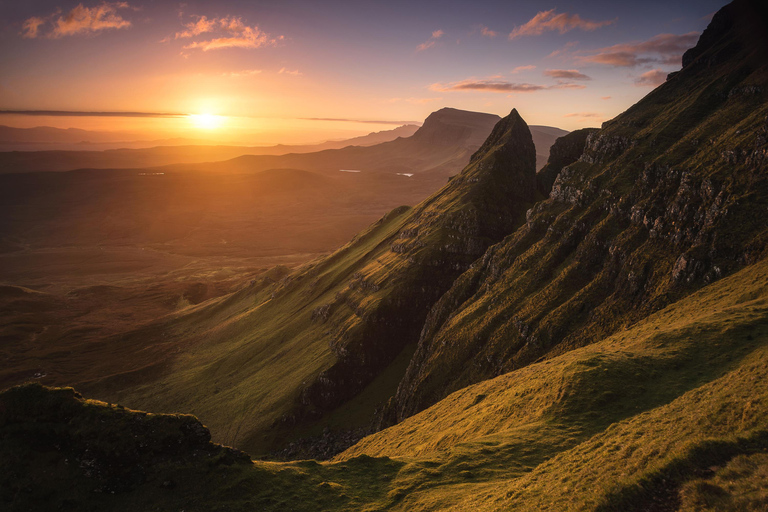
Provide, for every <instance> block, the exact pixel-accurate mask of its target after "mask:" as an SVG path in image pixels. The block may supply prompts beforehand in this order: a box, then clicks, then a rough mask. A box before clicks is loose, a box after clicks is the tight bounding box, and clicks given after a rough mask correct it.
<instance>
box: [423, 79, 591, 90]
mask: <svg viewBox="0 0 768 512" xmlns="http://www.w3.org/2000/svg"><path fill="white" fill-rule="evenodd" d="M584 87H585V86H583V85H581V84H572V83H558V84H555V85H539V84H529V83H525V82H523V83H519V82H509V81H507V80H503V79H502V78H500V77H492V78H486V79H476V78H469V79H467V80H461V81H459V82H451V83H447V84H441V83H435V84H432V85H430V86H429V88H430V89H431V90H433V91H438V92H462V91H463V92H466V91H480V92H498V93H516V92H536V91H545V90H547V89H584Z"/></svg>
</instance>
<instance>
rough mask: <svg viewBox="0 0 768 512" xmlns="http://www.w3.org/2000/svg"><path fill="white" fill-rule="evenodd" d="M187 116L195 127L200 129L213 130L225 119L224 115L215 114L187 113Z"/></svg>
mask: <svg viewBox="0 0 768 512" xmlns="http://www.w3.org/2000/svg"><path fill="white" fill-rule="evenodd" d="M187 117H188V118H189V121H190V122H191V123H192V124H193V125H194V126H195V127H196V128H200V129H202V130H215V129H217V128H220V127H221V125H222V124H223V123H224V119H225V118H224V116H218V115H215V114H189V115H188V116H187Z"/></svg>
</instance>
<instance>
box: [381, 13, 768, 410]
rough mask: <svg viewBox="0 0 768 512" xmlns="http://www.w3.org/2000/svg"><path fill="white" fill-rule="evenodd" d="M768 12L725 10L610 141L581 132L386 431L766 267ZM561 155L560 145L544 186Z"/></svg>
mask: <svg viewBox="0 0 768 512" xmlns="http://www.w3.org/2000/svg"><path fill="white" fill-rule="evenodd" d="M765 11H766V8H765V6H763V5H758V4H757V2H750V1H737V2H734V3H733V4H731V5H730V6H728V7H726V8H724V9H723V10H721V11H720V12H718V13H717V14H716V15H715V17H714V19H713V20H712V25H711V26H710V28H708V29H707V31H705V32H704V34H703V35H702V37H701V40H700V42H699V44H698V45H697V46H696V48H695V49H694V50H692V51H691V52H689V53H687V54H686V59H685V63H686V66H685V67H684V68H683V69H682V70H681V71H680V72H679V73H677V74H675V75H674V76H672V77H671V78H670V79H669V80H668V81H667V82H666V83H664V84H662V85H661V86H659V87H658V88H657V89H656V90H654V91H653V92H652V93H650V94H649V95H648V96H647V97H645V98H644V99H643V100H641V101H640V102H639V103H637V104H636V105H635V106H633V107H632V108H630V109H629V110H628V111H627V112H625V113H624V114H622V115H620V116H618V117H617V118H616V119H614V120H612V121H610V122H609V123H606V124H605V125H604V127H603V128H602V129H601V130H599V131H598V132H594V133H577V134H573V138H574V139H577V141H576V142H579V144H574V148H573V149H574V152H576V149H577V148H576V147H575V146H577V145H581V144H583V145H584V151H583V153H582V154H581V156H580V157H578V161H574V162H573V163H570V164H567V165H566V166H565V167H561V170H559V172H558V173H557V174H556V178H555V179H554V181H553V183H552V188H551V192H550V193H549V199H547V200H546V201H542V202H540V203H537V204H536V205H535V206H534V207H533V208H532V209H531V210H530V211H528V213H527V218H526V223H525V225H524V226H522V227H521V228H519V229H518V230H517V231H516V232H515V233H514V234H512V235H511V236H509V237H507V238H505V239H504V241H503V242H501V243H500V244H497V245H495V246H493V247H491V248H490V249H489V250H488V251H487V252H486V253H485V254H484V255H483V256H482V257H481V258H480V259H478V261H477V262H476V263H475V264H473V265H472V267H471V268H470V269H469V270H468V271H467V272H466V273H464V274H463V275H462V276H461V277H459V278H458V279H457V280H456V282H455V283H454V285H453V286H452V287H451V289H450V290H449V291H448V292H447V293H446V294H445V295H444V296H443V297H441V298H440V300H439V301H438V302H437V303H436V305H435V306H434V307H433V308H432V310H431V311H430V314H429V316H428V317H427V320H426V322H425V325H424V328H423V330H422V334H421V337H420V340H419V344H418V348H417V351H416V353H415V355H414V357H413V359H412V360H411V363H410V365H409V367H408V370H407V372H406V375H405V377H404V378H403V380H402V381H401V383H400V386H399V388H398V391H397V394H396V396H395V398H394V399H393V400H391V401H390V404H389V406H388V407H387V410H386V414H385V417H384V419H383V425H386V424H390V423H392V422H396V421H400V420H402V419H403V418H405V417H407V416H410V415H412V414H414V413H416V412H418V411H420V410H422V409H424V408H425V407H427V406H429V405H431V404H433V403H435V402H436V401H438V400H440V399H441V398H443V397H445V396H446V395H447V394H449V393H450V392H452V391H454V390H457V389H460V388H462V387H464V386H466V385H468V384H471V383H474V382H478V381H481V380H484V379H487V378H490V377H493V376H495V375H498V374H501V373H505V372H508V371H510V370H513V369H515V368H519V367H520V366H524V365H527V364H529V363H531V362H533V361H535V360H538V359H540V358H542V357H548V356H550V355H555V354H558V353H562V352H563V351H566V350H569V349H572V348H575V347H579V346H583V345H585V344H588V343H591V342H593V341H596V340H598V339H601V338H603V337H605V336H606V335H609V334H611V333H614V332H616V331H617V330H619V329H621V328H623V327H625V326H627V325H629V324H632V323H633V322H635V321H637V320H638V319H640V318H643V317H645V316H647V315H648V314H650V313H651V312H653V311H656V310H658V309H659V308H661V307H663V306H665V305H667V304H669V303H670V302H673V301H675V300H677V299H679V298H681V297H683V296H685V295H687V294H690V293H691V292H692V291H694V290H696V289H697V288H699V287H701V286H703V285H705V284H707V283H710V282H712V281H713V280H716V279H719V278H720V277H721V276H723V275H726V274H728V273H731V272H733V271H734V270H735V269H738V268H739V267H741V266H743V265H746V264H749V263H752V262H754V261H757V260H758V259H760V258H762V257H764V255H765V254H766V243H767V241H768V224H766V222H765V219H768V160H766V154H768V153H767V152H768V95H767V94H766V91H768V88H766V86H767V85H768V83H767V82H768V65H767V63H768V59H767V58H766V56H765V54H766V48H768V46H761V45H757V46H756V42H758V41H759V40H760V39H761V38H762V37H763V36H765V34H768V21H767V19H766V15H765ZM744 27H748V29H744ZM750 34H752V35H753V36H752V37H751V38H750V37H748V36H749V35H750ZM755 34H757V35H755ZM569 137H570V135H569ZM561 140H563V139H561ZM582 141H583V142H582ZM561 156H562V155H561V154H560V152H559V150H558V151H555V148H553V153H552V159H551V160H550V163H551V164H552V169H551V173H550V171H547V173H546V175H544V176H542V177H541V179H540V180H539V186H540V187H541V188H540V190H541V191H546V189H547V184H548V183H549V181H550V180H552V175H553V174H555V172H554V171H555V170H556V169H557V167H560V164H561V163H562V161H563V160H561ZM567 157H568V158H565V159H564V160H565V161H566V162H567V161H569V160H572V157H573V153H570V154H568V155H567Z"/></svg>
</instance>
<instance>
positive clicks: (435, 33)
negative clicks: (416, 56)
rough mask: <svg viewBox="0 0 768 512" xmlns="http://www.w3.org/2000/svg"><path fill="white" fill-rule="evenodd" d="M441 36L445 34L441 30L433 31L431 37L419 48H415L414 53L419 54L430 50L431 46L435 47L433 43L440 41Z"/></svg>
mask: <svg viewBox="0 0 768 512" xmlns="http://www.w3.org/2000/svg"><path fill="white" fill-rule="evenodd" d="M443 34H445V32H443V31H442V30H435V31H433V32H432V37H430V38H429V39H427V40H426V41H425V42H423V43H421V44H420V45H419V46H417V47H416V51H417V52H421V51H424V50H427V49H429V48H432V47H433V46H435V43H436V42H437V40H438V39H440V38H441V37H443Z"/></svg>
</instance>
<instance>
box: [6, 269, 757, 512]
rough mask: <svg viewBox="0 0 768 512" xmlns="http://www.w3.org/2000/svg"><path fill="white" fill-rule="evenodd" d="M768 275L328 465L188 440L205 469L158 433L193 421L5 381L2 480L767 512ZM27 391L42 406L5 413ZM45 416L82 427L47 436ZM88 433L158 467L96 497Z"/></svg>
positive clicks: (301, 497)
mask: <svg viewBox="0 0 768 512" xmlns="http://www.w3.org/2000/svg"><path fill="white" fill-rule="evenodd" d="M766 283H768V262H766V261H763V262H760V263H758V264H756V265H752V266H749V267H746V268H745V269H743V270H741V271H740V272H738V273H736V274H734V275H732V276H730V277H727V278H725V279H723V280H721V281H718V282H716V283H713V284H711V285H709V286H706V287H704V288H702V289H701V290H699V291H698V292H695V293H693V294H691V295H690V296H689V297H687V298H685V299H683V300H681V301H679V302H677V303H675V304H672V305H670V306H668V307H667V308H665V309H664V310H662V311H659V312H657V313H655V314H654V315H651V316H650V317H648V318H647V319H645V320H644V321H642V322H639V323H638V324H637V325H635V326H633V327H632V328H630V329H626V330H623V331H621V332H619V333H616V334H614V335H613V336H611V337H608V338H606V339H604V340H602V341H600V342H598V343H595V344H593V345H590V346H587V347H583V348H579V349H575V350H572V351H570V352H568V353H565V354H562V355H560V356H557V357H554V358H552V359H550V360H547V361H542V362H539V363H535V364H533V365H530V366H528V367H526V368H522V369H520V370H516V371H513V372H510V373H508V374H505V375H501V376H499V377H497V378H495V379H491V380H488V381H485V382H482V383H479V384H476V385H473V386H470V387H468V388H465V389H462V390H460V391H457V392H455V393H453V394H451V395H449V396H448V397H447V398H445V399H444V400H442V401H440V402H439V403H437V404H436V405H435V406H433V407H431V408H429V409H427V410H425V411H423V412H422V413H419V414H417V415H415V416H413V417H411V418H409V419H407V420H405V421H404V422H402V423H400V424H398V425H396V426H394V427H390V428H388V429H386V430H384V431H381V432H379V433H377V434H374V435H372V436H369V437H367V438H365V439H364V440H363V441H361V442H360V443H358V444H357V445H356V446H354V447H352V448H351V449H349V450H347V451H346V452H344V453H342V454H341V455H339V456H337V457H336V458H335V459H334V460H333V461H331V462H322V463H318V462H315V461H297V462H288V463H278V462H258V461H257V462H254V463H253V464H246V463H243V462H242V461H241V459H238V458H237V456H236V454H234V455H231V456H229V455H226V453H229V452H227V451H226V450H224V449H223V448H219V447H216V446H215V445H208V444H206V443H202V445H201V444H200V442H199V441H198V442H197V443H198V444H194V443H193V444H192V445H190V446H192V447H193V448H192V450H191V452H192V453H194V452H195V450H198V452H197V453H203V452H205V453H213V454H214V455H213V456H212V457H213V458H214V460H216V458H217V457H218V459H221V457H224V459H225V460H229V459H227V457H230V458H231V457H234V458H233V459H231V460H232V461H233V462H232V463H231V464H213V465H211V464H209V463H207V462H205V461H207V460H208V459H209V458H210V457H208V456H205V457H202V458H201V456H200V455H197V456H190V455H189V453H190V451H189V450H183V449H182V450H176V451H171V452H170V453H169V452H166V451H165V450H166V449H167V447H169V446H176V445H177V444H178V443H175V442H172V443H170V444H169V443H167V442H165V441H163V440H164V439H174V437H173V436H172V435H171V433H172V432H177V430H175V429H178V427H177V425H178V424H179V423H182V424H186V423H187V422H189V424H192V422H193V419H191V418H190V417H187V416H171V417H166V416H162V415H161V416H157V417H153V416H150V417H151V418H154V419H153V420H152V421H157V422H158V423H157V425H158V426H162V427H158V428H155V429H149V430H146V431H142V432H137V431H135V430H134V431H133V434H134V435H125V434H126V429H130V428H133V427H131V425H133V422H132V417H133V416H135V415H141V414H143V413H138V412H135V411H130V410H126V409H121V408H120V407H119V406H115V405H108V404H104V403H98V402H93V401H86V400H84V399H81V398H75V397H74V393H73V392H72V391H66V390H64V391H57V392H55V393H58V394H62V393H63V394H64V395H65V396H66V400H65V401H66V403H67V404H68V405H67V406H66V407H58V408H57V407H56V406H55V403H56V402H57V401H58V400H60V397H56V395H54V398H50V397H48V398H46V397H45V394H42V397H40V396H38V397H32V398H30V397H29V396H23V400H17V401H16V404H15V405H9V402H8V397H9V394H10V393H17V392H16V391H14V390H11V391H9V392H6V393H4V394H2V395H0V404H2V407H0V434H2V435H0V439H4V440H5V441H3V443H0V448H1V450H0V452H1V453H2V455H3V457H4V460H12V461H13V464H12V465H11V466H8V467H13V468H15V470H14V472H12V473H11V474H10V475H9V474H8V473H7V472H6V473H5V476H4V478H6V479H10V480H6V484H4V485H3V486H2V488H3V489H4V490H5V491H4V492H9V491H14V492H16V494H15V495H13V496H10V497H9V498H8V499H9V500H10V501H8V503H11V504H12V506H13V507H16V508H11V510H35V509H39V510H42V509H44V507H43V506H42V505H41V504H44V505H45V506H48V507H50V506H52V504H53V505H57V506H58V504H60V503H61V502H64V501H66V503H69V504H70V505H72V504H74V505H73V506H75V505H76V506H77V507H78V510H89V509H94V510H95V509H99V510H129V509H131V507H133V509H134V510H135V509H136V508H138V509H141V510H176V509H178V508H179V507H182V508H184V509H185V510H234V511H237V510H253V509H258V510H264V511H270V510H286V509H293V510H328V511H353V510H367V511H373V510H395V511H405V510H408V511H419V510H468V509H472V510H478V511H492V510H532V511H533V510H536V511H538V510H601V511H613V510H615V511H618V510H622V511H623V510H667V509H671V508H672V507H674V508H675V509H677V508H678V507H679V508H680V509H681V510H752V509H759V507H761V506H763V505H764V503H765V499H766V495H765V487H764V484H763V480H764V475H765V472H766V471H768V469H766V468H767V467H768V466H766V464H767V463H768V458H766V453H768V285H766ZM16 389H18V388H16ZM29 403H32V404H37V405H36V406H34V407H32V409H31V410H29V409H26V408H24V407H21V408H22V410H23V411H25V412H24V413H23V414H17V413H12V416H13V418H14V419H13V421H9V420H8V415H9V411H15V410H16V409H17V408H19V404H29ZM52 404H54V406H52ZM61 411H64V412H61ZM3 414H5V416H3ZM41 416H43V418H41ZM73 418H74V419H73ZM25 421H26V423H24V422H25ZM30 422H31V423H30ZM56 425H59V426H56ZM48 429H52V430H53V431H55V432H58V435H59V436H60V437H61V436H64V437H66V436H71V439H74V441H72V440H70V441H67V442H65V443H63V444H62V443H61V442H53V441H51V439H50V437H47V436H45V435H43V436H41V435H40V434H39V433H40V432H45V431H46V430H48ZM193 431H194V430H193ZM30 432H34V433H35V434H34V437H30V436H29V433H30ZM129 432H130V430H129ZM166 432H167V433H166ZM136 434H140V435H139V436H138V437H136V436H135V435H136ZM169 435H171V437H170V438H169V437H168V436H169ZM174 435H177V434H174ZM18 436H21V437H20V438H19V437H18ZM142 436H147V437H148V439H144V438H143V437H142ZM19 439H21V441H19ZM182 439H183V438H182ZM136 443H138V444H139V445H142V444H143V445H147V446H150V447H153V446H154V447H155V448H150V450H149V452H148V453H149V454H147V452H146V451H142V450H141V449H139V448H137V446H136ZM182 444H183V443H182ZM56 445H58V446H59V448H56ZM94 446H101V447H103V448H102V449H101V450H100V451H98V450H97V451H95V452H94V448H93V447H94ZM184 446H186V445H184ZM83 447H86V448H90V450H91V451H90V452H89V453H111V452H114V453H125V454H127V457H128V459H127V461H128V462H135V461H136V460H140V461H141V465H142V467H143V468H145V474H146V477H145V479H144V480H143V481H141V482H139V481H138V480H137V483H135V484H132V485H129V486H128V487H124V488H119V489H115V491H116V494H115V496H112V495H111V494H110V493H106V494H104V493H94V492H93V491H92V487H89V486H93V485H101V486H103V485H104V484H103V482H102V480H99V478H96V477H87V478H85V477H83V473H82V472H83V471H85V470H87V469H88V468H87V466H86V467H82V465H66V464H64V463H63V462H62V458H68V457H74V455H73V454H72V452H68V451H67V450H75V451H77V450H78V449H83ZM195 447H196V448H195ZM200 450H202V451H200ZM222 450H223V451H222ZM78 453H81V452H78ZM217 453H218V454H219V455H215V454H217ZM233 453H234V452H233ZM9 454H10V457H13V458H9ZM222 454H224V455H222ZM96 458H97V459H98V457H96ZM70 460H71V459H70ZM25 461H28V463H29V465H26V464H27V462H25ZM237 461H240V462H237ZM100 467H101V466H100ZM107 467H108V468H111V469H112V470H113V472H115V473H117V474H123V473H121V471H123V469H122V468H121V466H120V465H119V464H118V465H117V466H116V467H115V466H107ZM109 474H110V475H111V474H112V473H109ZM30 475H31V476H30ZM168 475H172V476H168ZM29 478H33V479H39V480H34V481H35V482H42V481H44V482H46V483H45V486H44V487H40V489H43V488H44V489H46V492H36V493H30V492H27V491H24V489H28V488H31V487H30V486H33V487H34V485H37V484H34V485H33V484H31V483H25V482H29V480H25V479H29ZM94 478H95V479H94ZM167 478H172V479H173V481H174V487H173V488H172V489H169V488H167V487H164V486H163V482H165V481H166V479H167ZM43 479H44V480H43ZM63 489H66V491H64V490H63Z"/></svg>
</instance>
